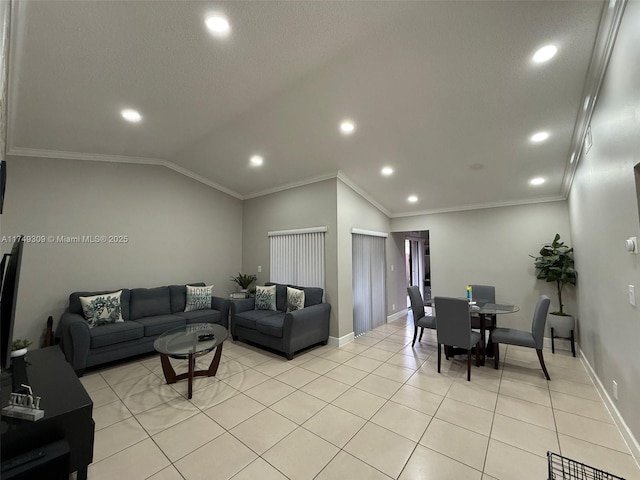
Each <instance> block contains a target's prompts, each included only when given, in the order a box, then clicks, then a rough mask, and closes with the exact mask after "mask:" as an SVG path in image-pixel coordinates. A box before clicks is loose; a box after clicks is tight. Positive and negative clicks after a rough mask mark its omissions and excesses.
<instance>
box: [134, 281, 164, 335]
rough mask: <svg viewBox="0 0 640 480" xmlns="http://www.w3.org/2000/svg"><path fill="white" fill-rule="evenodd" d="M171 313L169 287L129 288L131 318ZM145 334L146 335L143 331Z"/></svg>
mask: <svg viewBox="0 0 640 480" xmlns="http://www.w3.org/2000/svg"><path fill="white" fill-rule="evenodd" d="M170 313H171V297H170V296H169V287H156V288H133V289H132V290H131V320H138V319H139V318H146V317H153V316H155V315H168V314H170ZM145 336H148V335H147V334H146V333H145Z"/></svg>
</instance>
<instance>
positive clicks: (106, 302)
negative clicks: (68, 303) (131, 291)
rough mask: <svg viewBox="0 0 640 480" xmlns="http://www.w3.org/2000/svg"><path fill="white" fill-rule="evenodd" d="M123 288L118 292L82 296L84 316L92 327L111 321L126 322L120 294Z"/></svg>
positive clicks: (81, 302)
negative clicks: (123, 316)
mask: <svg viewBox="0 0 640 480" xmlns="http://www.w3.org/2000/svg"><path fill="white" fill-rule="evenodd" d="M121 295H122V290H118V291H117V292H111V293H105V294H103V295H94V296H91V297H80V304H81V305H82V311H83V313H84V318H85V320H86V321H87V323H88V324H89V327H90V328H94V327H99V326H101V325H108V324H110V323H116V322H124V319H123V318H122V308H121V306H120V296H121Z"/></svg>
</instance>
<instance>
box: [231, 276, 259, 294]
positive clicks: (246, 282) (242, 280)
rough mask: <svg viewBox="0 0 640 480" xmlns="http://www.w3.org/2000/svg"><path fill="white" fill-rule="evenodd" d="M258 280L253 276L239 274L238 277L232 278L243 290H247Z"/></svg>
mask: <svg viewBox="0 0 640 480" xmlns="http://www.w3.org/2000/svg"><path fill="white" fill-rule="evenodd" d="M257 279H258V277H256V276H255V275H253V274H245V273H240V272H238V275H236V276H235V277H231V281H232V282H234V283H237V284H238V286H239V287H240V289H241V290H247V289H248V288H249V287H250V286H251V284H252V283H253V282H255V281H256V280H257Z"/></svg>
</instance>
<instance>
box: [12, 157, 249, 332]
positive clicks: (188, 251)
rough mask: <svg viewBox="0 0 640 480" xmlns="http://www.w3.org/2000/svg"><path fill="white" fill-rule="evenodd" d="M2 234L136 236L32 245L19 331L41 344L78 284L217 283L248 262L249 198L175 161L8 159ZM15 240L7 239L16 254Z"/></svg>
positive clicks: (221, 287) (221, 286)
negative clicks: (245, 212) (194, 175)
mask: <svg viewBox="0 0 640 480" xmlns="http://www.w3.org/2000/svg"><path fill="white" fill-rule="evenodd" d="M7 164H8V177H7V193H6V197H5V205H4V214H3V215H2V217H3V218H2V235H3V236H5V237H6V236H13V235H19V234H24V235H44V236H45V237H48V236H54V237H57V236H59V235H62V236H82V235H127V236H128V242H127V243H119V244H115V243H114V244H86V243H85V244H74V243H60V242H56V241H51V240H47V241H46V242H45V243H27V244H25V246H24V253H23V263H22V270H21V276H20V285H19V296H18V308H17V318H16V324H15V330H14V337H15V338H24V337H26V338H29V339H31V340H32V341H33V342H34V343H35V344H36V345H37V344H39V339H40V335H41V333H42V330H43V329H44V327H45V325H46V320H47V317H48V316H49V315H52V316H53V317H54V320H55V323H54V327H55V326H56V324H57V321H58V319H59V317H60V315H61V313H62V312H63V310H64V308H65V307H66V306H67V304H68V299H69V294H70V293H71V292H74V291H78V290H89V291H90V290H102V289H105V290H107V289H117V288H135V287H154V286H160V285H168V284H179V283H186V282H193V281H204V282H207V283H214V284H215V285H216V286H215V288H214V293H215V294H218V295H221V296H226V295H227V291H228V290H229V289H230V288H231V286H232V285H231V283H230V282H229V277H230V275H231V274H233V273H235V272H237V271H238V270H239V269H240V265H241V254H242V252H241V247H240V239H241V236H242V205H241V201H240V200H237V199H235V198H233V197H230V196H229V195H226V194H224V193H221V192H219V191H217V190H215V189H213V188H211V187H208V186H206V185H203V184H201V183H199V182H196V181H195V180H192V179H190V178H188V177H185V176H183V175H180V174H178V173H176V172H173V171H171V170H169V169H167V168H165V167H160V166H149V165H132V164H124V163H103V162H89V161H73V160H57V159H56V160H51V159H43V158H11V157H10V158H8V159H7ZM10 247H11V245H10V242H4V243H3V244H2V250H3V251H7V250H8V249H9V248H10Z"/></svg>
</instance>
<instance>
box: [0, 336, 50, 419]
mask: <svg viewBox="0 0 640 480" xmlns="http://www.w3.org/2000/svg"><path fill="white" fill-rule="evenodd" d="M29 343H31V342H29ZM22 386H23V387H24V388H25V389H26V390H27V392H28V393H27V394H22V393H12V394H11V395H10V398H9V405H8V406H6V407H4V408H3V409H2V415H4V416H5V417H13V418H21V419H22V420H29V421H30V422H35V421H36V420H40V419H41V418H42V417H44V410H40V397H35V396H34V395H33V390H31V386H30V385H24V384H23V385H22Z"/></svg>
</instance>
